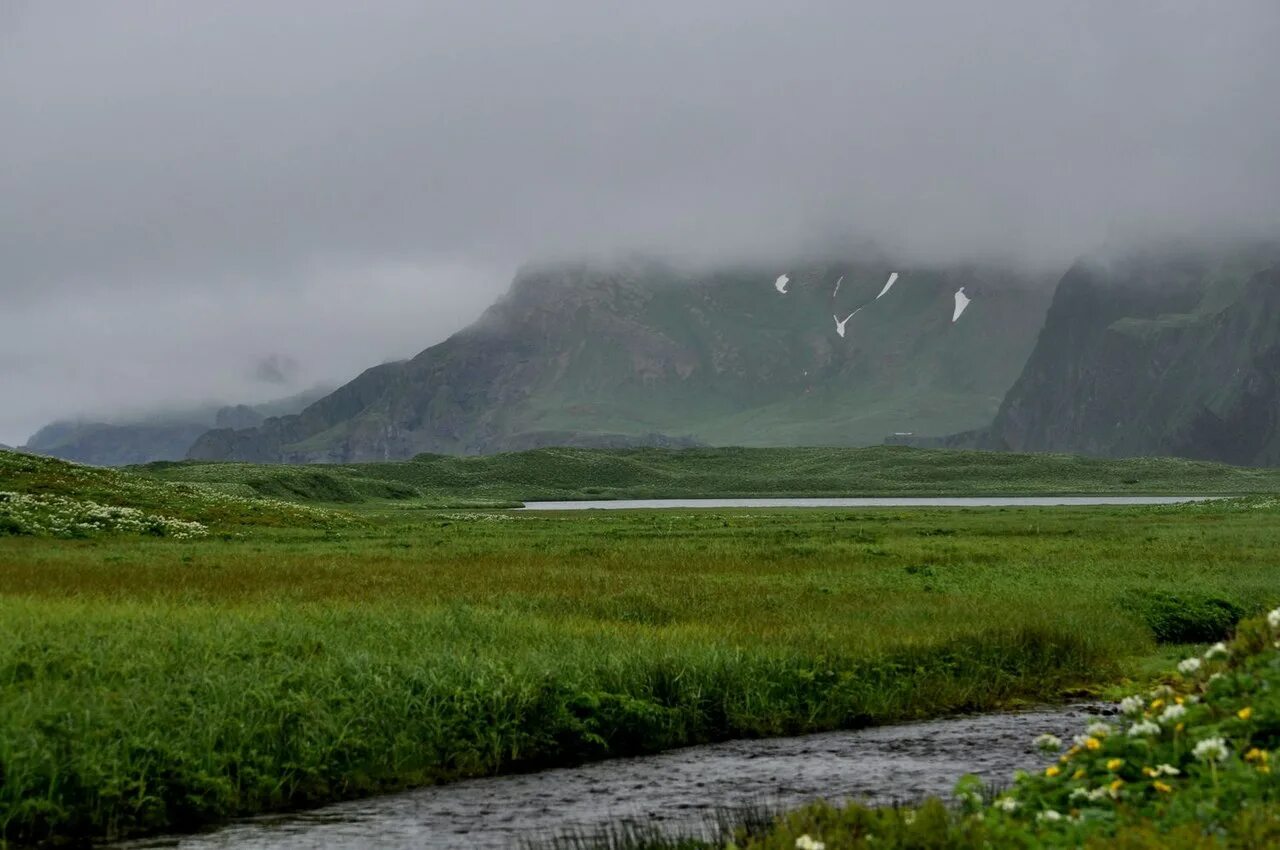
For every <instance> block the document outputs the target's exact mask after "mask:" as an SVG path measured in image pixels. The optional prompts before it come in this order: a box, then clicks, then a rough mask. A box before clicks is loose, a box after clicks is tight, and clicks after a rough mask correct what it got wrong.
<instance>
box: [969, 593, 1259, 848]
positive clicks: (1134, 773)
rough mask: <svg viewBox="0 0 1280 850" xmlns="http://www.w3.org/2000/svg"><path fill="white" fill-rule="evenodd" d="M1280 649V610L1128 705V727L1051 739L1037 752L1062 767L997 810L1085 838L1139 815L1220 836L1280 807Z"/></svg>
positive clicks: (1032, 781) (1107, 724)
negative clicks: (1270, 805)
mask: <svg viewBox="0 0 1280 850" xmlns="http://www.w3.org/2000/svg"><path fill="white" fill-rule="evenodd" d="M1277 649H1280V608H1277V609H1276V610H1274V611H1271V612H1270V613H1269V614H1268V615H1267V616H1266V618H1264V619H1262V620H1259V621H1255V622H1253V623H1247V624H1244V625H1242V626H1241V629H1240V634H1239V635H1238V636H1237V638H1236V640H1235V641H1234V642H1233V643H1232V644H1231V645H1227V644H1226V643H1218V644H1215V645H1213V646H1211V647H1209V649H1208V650H1207V651H1206V652H1204V653H1203V655H1199V656H1194V657H1191V658H1187V659H1185V660H1183V661H1182V662H1180V663H1179V664H1178V665H1177V670H1178V673H1177V675H1176V676H1171V677H1170V679H1169V680H1168V682H1166V683H1165V684H1162V685H1160V686H1159V687H1157V688H1155V689H1154V690H1152V691H1150V692H1147V693H1142V694H1134V695H1131V696H1129V697H1126V698H1125V699H1124V700H1122V701H1121V703H1120V712H1119V715H1118V717H1117V718H1116V719H1114V720H1108V721H1098V722H1095V723H1092V724H1090V725H1089V727H1088V728H1087V729H1085V730H1084V733H1083V734H1081V735H1077V736H1076V737H1075V738H1074V740H1072V741H1071V742H1070V744H1069V745H1065V746H1064V744H1063V743H1062V742H1060V741H1058V740H1057V739H1056V738H1054V737H1053V736H1048V735H1042V736H1041V737H1040V738H1038V739H1037V741H1036V743H1037V745H1038V746H1039V747H1040V748H1041V749H1042V750H1046V751H1057V752H1058V753H1059V754H1058V756H1057V759H1056V760H1055V762H1054V763H1053V764H1051V765H1049V766H1048V767H1047V768H1045V769H1044V770H1043V771H1042V772H1040V773H1038V774H1034V775H1032V774H1022V775H1020V776H1019V777H1018V779H1017V781H1016V782H1015V784H1014V787H1013V788H1012V790H1010V791H1009V792H1008V793H1007V794H1004V795H1002V796H1000V797H999V798H997V799H996V800H995V803H994V805H992V806H991V807H990V814H994V815H996V816H997V817H1003V818H1007V819H1013V820H1019V819H1020V820H1024V821H1025V820H1027V819H1034V821H1035V822H1036V823H1038V824H1042V825H1043V824H1060V825H1061V826H1060V827H1059V828H1060V829H1066V830H1075V829H1078V830H1079V831H1080V832H1081V835H1087V834H1092V833H1093V831H1094V830H1092V829H1090V828H1089V827H1090V826H1091V825H1094V826H1103V825H1107V824H1114V823H1115V822H1116V821H1117V820H1118V819H1125V818H1131V817H1133V816H1140V817H1142V818H1144V819H1149V820H1152V821H1157V822H1160V823H1163V824H1171V823H1186V822H1191V821H1196V822H1198V823H1199V824H1200V825H1202V826H1204V827H1206V828H1207V829H1209V830H1211V831H1212V830H1213V829H1215V828H1216V829H1223V828H1225V825H1226V824H1227V822H1229V821H1230V820H1231V819H1232V818H1233V817H1234V816H1235V814H1236V813H1238V812H1239V811H1240V810H1241V809H1242V808H1243V807H1245V806H1247V805H1252V804H1258V803H1264V802H1269V801H1276V800H1280V783H1278V782H1277V777H1276V775H1275V774H1274V773H1273V765H1274V762H1275V761H1276V759H1277V757H1278V755H1280V753H1278V752H1277V748H1278V747H1280V653H1278V652H1276V650H1277ZM975 811H976V808H975Z"/></svg>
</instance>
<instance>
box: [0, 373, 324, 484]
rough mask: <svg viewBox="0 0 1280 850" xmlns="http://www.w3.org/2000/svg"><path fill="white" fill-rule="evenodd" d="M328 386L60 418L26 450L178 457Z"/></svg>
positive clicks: (135, 458) (296, 406) (107, 457)
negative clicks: (204, 437) (211, 435)
mask: <svg viewBox="0 0 1280 850" xmlns="http://www.w3.org/2000/svg"><path fill="white" fill-rule="evenodd" d="M329 389H330V388H328V387H317V388H314V389H311V390H307V391H306V392H303V393H299V394H297V395H294V396H290V397H289V398H285V399H279V400H276V401H271V402H266V403H264V404H259V405H253V406H248V405H236V406H234V407H225V406H218V405H205V406H202V407H196V408H189V409H185V410H176V411H166V412H163V413H156V414H152V415H150V416H142V417H135V418H132V419H125V420H122V421H92V420H87V421H86V420H61V421H57V422H52V423H50V424H48V425H45V426H44V427H43V428H41V429H40V430H39V431H37V432H36V433H35V434H33V435H32V436H31V439H29V440H28V441H27V444H26V445H25V446H23V447H22V451H25V452H30V453H32V454H40V455H47V456H49V457H57V458H62V459H64V460H73V461H76V462H78V463H88V464H92V465H94V466H127V465H129V464H137V463H149V462H151V461H157V460H180V459H182V458H184V457H186V455H187V451H188V450H189V449H190V448H191V446H192V444H193V443H194V442H195V441H196V439H197V438H199V437H200V435H201V434H203V433H205V432H206V431H208V430H209V429H210V428H214V427H240V428H246V427H252V426H254V425H257V424H259V423H261V422H263V421H264V420H265V419H266V418H267V417H268V416H279V415H281V414H284V413H293V412H297V411H299V410H301V409H302V408H304V407H306V406H307V405H308V404H310V403H311V402H313V401H315V400H316V399H317V398H319V397H321V396H323V395H325V394H326V393H327V392H329ZM0 448H3V447H0Z"/></svg>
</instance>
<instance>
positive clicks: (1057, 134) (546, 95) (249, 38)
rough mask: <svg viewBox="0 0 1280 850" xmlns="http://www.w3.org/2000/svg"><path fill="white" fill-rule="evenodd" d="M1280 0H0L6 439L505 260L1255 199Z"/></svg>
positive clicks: (1016, 247)
mask: <svg viewBox="0 0 1280 850" xmlns="http://www.w3.org/2000/svg"><path fill="white" fill-rule="evenodd" d="M1277 45H1280V3H1278V2H1276V0H1258V2H1251V1H1250V0H1231V1H1230V2H1209V0H1205V2H1174V1H1173V0H1169V1H1168V2H1138V1H1137V0H1133V2H1120V3H1118V2H1115V0H1106V1H1105V2H1081V0H1063V2H1061V3H1055V2H1027V0H1008V1H1007V2H982V0H966V2H953V0H938V2H907V1H906V0H896V2H890V1H889V0H886V2H877V3H863V2H854V1H853V0H832V2H803V1H802V0H792V2H779V0H769V2H760V0H719V2H711V0H679V2H662V0H652V2H644V3H622V2H617V3H615V2H608V1H607V0H543V2H537V3H524V2H514V0H513V2H506V3H489V2H483V0H468V2H458V3H441V2H429V0H412V2H397V0H371V2H367V3H355V2H347V0H343V2H326V0H297V2H283V1H282V0H273V2H261V0H255V1H254V2H217V3H196V2H188V3H171V2H160V0H156V2H141V0H137V1H136V2H134V0H114V1H113V2H64V3H53V2H42V0H0V110H2V112H0V115H2V116H3V117H2V119H0V122H2V123H0V261H2V262H3V267H0V442H6V443H11V444H12V443H21V442H23V441H25V439H26V437H27V436H28V435H29V433H30V432H31V431H32V430H33V429H34V428H35V427H36V426H38V425H40V424H42V423H43V422H45V421H47V420H49V419H51V418H53V417H55V416H65V415H72V414H77V413H101V412H105V411H110V410H120V409H137V408H142V407H146V406H148V405H153V404H156V403H158V402H162V401H172V402H180V401H192V400H206V399H225V400H229V401H241V400H246V401H253V400H261V399H265V398H269V397H273V396H277V395H282V394H284V393H285V392H288V391H292V390H294V389H297V388H301V387H304V386H306V385H307V384H309V383H312V382H315V381H320V380H340V379H345V378H348V377H351V376H352V375H354V374H355V373H356V372H358V371H360V370H361V369H362V368H364V367H366V366H369V365H373V364H375V363H378V362H381V361H383V360H386V359H390V358H399V357H405V356H410V355H412V354H414V353H416V352H417V351H419V350H421V349H422V348H424V347H426V346H427V345H429V344H432V343H434V342H437V341H439V340H440V339H442V338H444V337H445V336H447V335H448V334H449V333H450V332H452V331H453V330H456V329H457V328H458V327H460V326H462V325H463V324H465V323H466V322H468V321H470V320H471V319H472V318H473V317H474V316H476V315H477V314H478V313H479V311H480V310H482V309H483V307H484V306H485V305H487V304H488V303H489V302H490V301H491V300H492V299H493V298H494V297H495V296H496V295H497V294H499V293H500V292H501V291H502V290H503V289H504V288H505V286H506V285H507V283H508V281H509V278H510V275H511V273H512V271H513V270H514V268H515V267H516V265H518V264H519V263H521V262H522V261H525V260H530V259H542V258H548V257H555V256H559V255H568V254H573V255H580V254H608V253H610V252H614V251H651V252H656V253H661V254H666V255H669V256H673V257H675V258H687V259H690V260H696V261H717V260H723V259H735V260H737V259H747V258H760V259H765V260H767V259H768V258H770V257H773V256H777V257H783V256H788V255H795V254H797V253H803V252H805V251H812V250H820V249H824V250H825V249H830V248H831V247H832V246H836V247H837V248H838V246H839V245H840V244H841V243H842V241H848V242H849V243H852V241H853V240H854V239H855V238H857V237H869V238H872V239H875V240H878V241H880V242H881V243H883V244H884V245H886V246H888V247H889V248H890V249H891V250H893V251H896V252H899V255H900V256H906V257H908V258H910V259H912V260H915V261H919V262H925V261H930V260H946V259H949V258H952V257H973V256H987V255H999V256H1006V257H1010V258H1017V259H1021V260H1027V261H1032V262H1037V263H1041V264H1049V265H1053V264H1065V263H1067V262H1069V261H1070V259H1071V257H1073V256H1075V255H1076V254H1078V253H1080V252H1083V251H1089V250H1092V249H1095V248H1096V247H1097V246H1099V245H1100V244H1104V243H1108V242H1115V241H1117V240H1124V239H1127V238H1129V237H1131V236H1132V235H1134V234H1156V235H1163V234H1174V235H1176V234H1181V233H1189V232H1206V231H1208V232H1213V233H1228V234H1235V233H1240V234H1245V235H1276V234H1277V233H1280V165H1277V159H1278V154H1277V151H1280V108H1277V97H1280V95H1277V92H1280V62H1278V61H1277V60H1276V50H1277Z"/></svg>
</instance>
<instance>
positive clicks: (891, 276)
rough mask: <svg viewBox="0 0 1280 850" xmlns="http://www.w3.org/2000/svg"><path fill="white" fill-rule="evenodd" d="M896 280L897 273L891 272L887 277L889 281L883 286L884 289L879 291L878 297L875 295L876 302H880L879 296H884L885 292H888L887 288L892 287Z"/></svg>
mask: <svg viewBox="0 0 1280 850" xmlns="http://www.w3.org/2000/svg"><path fill="white" fill-rule="evenodd" d="M897 279H898V273H897V272H893V273H891V274H890V275H889V280H888V281H887V282H886V283H885V285H884V289H882V290H880V295H877V296H876V300H877V301H879V300H880V296H881V295H884V294H885V293H886V292H888V291H889V287H891V286H893V284H894V281H896V280H897Z"/></svg>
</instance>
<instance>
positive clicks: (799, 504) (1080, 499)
mask: <svg viewBox="0 0 1280 850" xmlns="http://www.w3.org/2000/svg"><path fill="white" fill-rule="evenodd" d="M1220 498H1222V497H1221V496H875V497H867V498H849V499H807V498H780V499H612V500H609V499H602V500H597V501H566V502H525V503H524V507H523V508H520V509H519V510H525V511H587V510H604V511H621V510H634V509H637V508H1047V507H1059V506H1069V505H1075V506H1088V505H1177V504H1182V503H1184V502H1206V501H1209V500H1211V499H1220Z"/></svg>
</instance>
